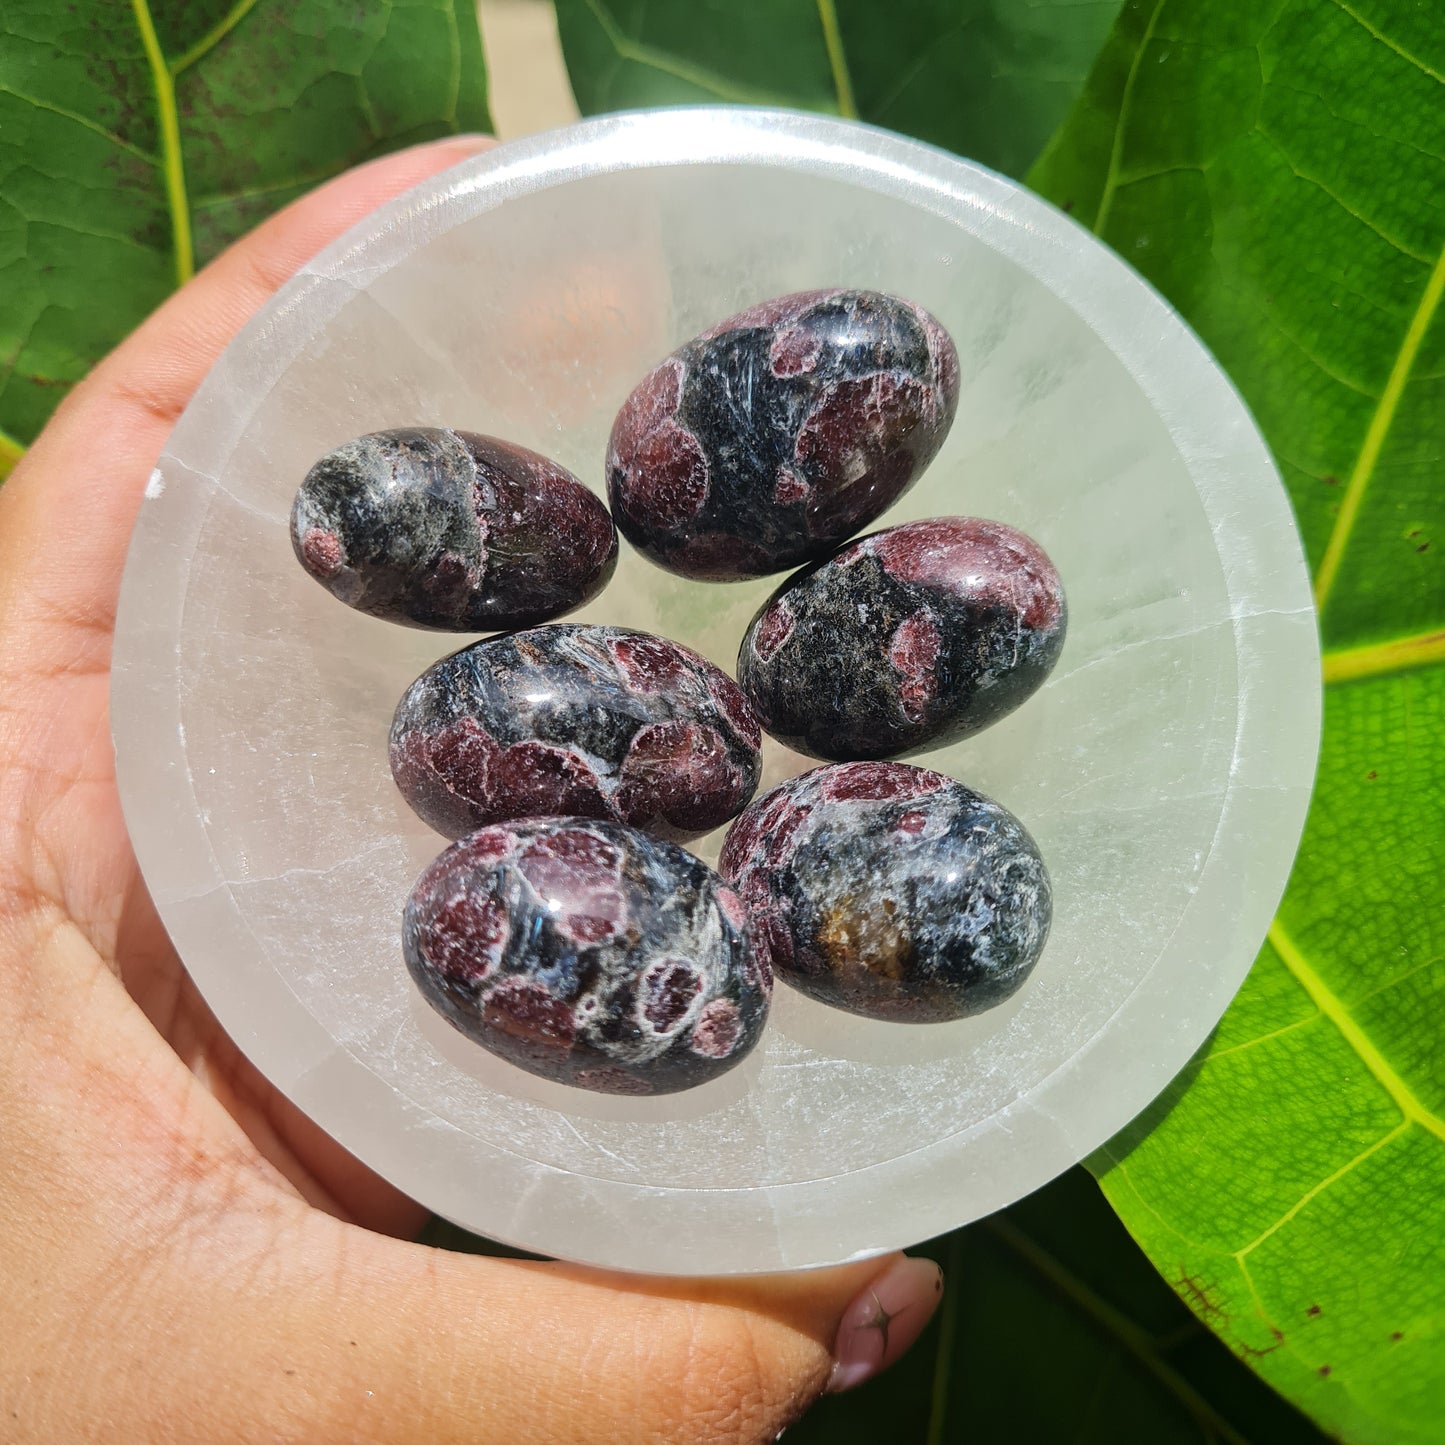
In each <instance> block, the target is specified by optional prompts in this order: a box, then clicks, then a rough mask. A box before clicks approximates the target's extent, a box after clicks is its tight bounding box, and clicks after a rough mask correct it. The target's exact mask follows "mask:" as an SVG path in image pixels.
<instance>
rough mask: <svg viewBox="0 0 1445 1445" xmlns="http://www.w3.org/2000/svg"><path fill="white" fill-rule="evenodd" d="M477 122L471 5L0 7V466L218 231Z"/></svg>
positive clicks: (87, 1)
mask: <svg viewBox="0 0 1445 1445" xmlns="http://www.w3.org/2000/svg"><path fill="white" fill-rule="evenodd" d="M487 124H488V118H487V104H486V79H485V70H484V67H483V64H482V53H481V40H480V38H479V36H478V33H477V22H476V13H475V10H474V8H473V6H472V5H471V4H470V3H468V0H379V3H377V4H375V5H355V4H346V5H339V4H335V3H327V0H164V3H161V0H153V3H151V4H149V5H148V4H147V0H71V3H68V4H58V3H56V0H6V3H5V4H4V6H3V7H0V475H3V473H4V471H5V470H7V469H8V465H9V464H10V463H12V462H13V461H14V460H15V458H16V457H17V456H18V455H19V453H20V451H21V449H22V446H23V444H24V443H26V442H28V441H29V440H30V439H31V438H32V437H33V436H34V435H35V433H36V432H37V431H39V429H40V427H41V426H42V424H43V423H44V421H45V419H46V417H48V416H49V415H50V413H51V411H52V410H53V409H54V408H55V406H56V404H57V402H58V401H59V400H60V398H61V397H62V396H63V395H64V393H65V391H66V389H67V388H68V387H69V386H70V385H71V384H72V383H73V382H75V381H77V380H79V378H80V377H81V376H83V375H84V374H85V372H86V370H87V369H88V368H89V367H90V366H91V364H92V363H93V362H94V361H95V360H96V359H97V358H98V357H99V356H101V355H103V354H104V353H105V352H106V351H108V350H109V349H110V348H111V347H112V346H114V345H115V344H116V342H118V341H119V340H120V339H121V338H122V337H123V336H124V335H125V334H126V333H127V332H128V331H130V330H131V329H132V328H133V327H134V326H135V325H136V323H137V322H139V321H140V320H141V319H142V318H143V317H144V316H145V315H146V314H147V313H148V312H149V311H151V310H152V309H153V308H154V307H155V306H156V305H157V303H159V302H160V301H161V300H162V299H163V298H164V297H165V295H166V294H167V292H169V291H170V290H171V289H172V288H174V287H175V286H176V285H177V284H179V283H180V282H182V281H184V280H186V278H187V277H189V276H190V274H191V272H192V271H193V270H194V269H195V267H196V266H197V265H199V264H201V263H202V262H204V261H206V260H207V259H209V258H210V257H211V256H212V255H214V254H215V253H216V252H217V251H218V250H220V249H221V247H222V246H224V245H225V244H226V242H227V241H229V240H231V239H232V238H233V237H235V236H237V235H239V234H240V233H241V232H242V231H244V230H246V229H248V228H249V227H250V226H252V225H254V224H255V223H256V221H258V220H259V219H260V218H261V217H262V216H264V215H266V214H267V213H268V212H270V211H272V210H274V209H276V207H278V206H280V205H283V204H284V203H285V202H286V201H289V200H291V199H292V197H294V196H296V195H298V194H300V193H301V192H302V191H304V190H307V189H309V188H310V187H311V186H313V185H315V184H316V183H317V182H318V181H321V180H324V179H325V178H326V177H327V176H330V175H333V174H335V173H336V172H338V171H341V170H344V169H345V168H346V167H348V166H351V165H354V164H355V163H357V162H358V161H361V160H365V159H367V158H368V157H370V156H372V155H376V154H379V153H380V152H382V151H385V150H390V149H393V148H395V147H397V146H401V145H407V144H410V143H411V142H413V141H418V140H424V139H427V138H429V137H431V136H436V135H441V134H445V133H446V132H448V131H454V130H459V129H478V128H485V127H486V126H487Z"/></svg>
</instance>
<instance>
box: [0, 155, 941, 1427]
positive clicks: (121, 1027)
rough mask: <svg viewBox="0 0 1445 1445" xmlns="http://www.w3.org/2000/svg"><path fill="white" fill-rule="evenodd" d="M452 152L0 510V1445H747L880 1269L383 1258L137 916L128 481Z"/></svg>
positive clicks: (404, 1231)
mask: <svg viewBox="0 0 1445 1445" xmlns="http://www.w3.org/2000/svg"><path fill="white" fill-rule="evenodd" d="M482 144H484V143H483V142H480V141H476V140H461V141H456V140H454V141H451V142H448V143H445V144H440V145H435V146H430V147H423V148H418V149H416V150H412V151H408V152H403V153H400V154H398V155H394V156H390V157H387V158H385V159H383V160H380V161H377V162H374V163H372V164H370V165H368V166H365V167H362V168H361V169H359V170H357V171H353V172H351V173H350V174H348V175H346V176H343V177H342V178H340V179H339V180H337V181H335V182H333V183H331V184H330V185H328V186H325V187H323V188H322V189H321V190H320V191H318V192H315V193H313V194H312V195H310V196H309V197H306V198H304V199H302V200H301V201H299V202H297V203H295V204H294V205H293V206H291V207H290V208H289V209H287V210H286V211H284V212H282V213H280V214H279V215H277V216H276V217H274V218H273V219H272V220H270V221H268V222H267V223H266V224H265V225H263V226H261V227H260V228H259V229H258V230H257V231H255V232H254V233H253V234H252V235H250V236H249V237H247V238H246V239H245V240H243V241H241V242H240V243H238V244H237V245H236V246H235V247H233V248H232V249H231V250H230V251H229V252H227V253H226V254H225V255H224V256H222V257H221V258H219V259H218V260H217V261H216V262H215V263H214V264H213V265H211V266H210V267H208V268H207V269H206V270H205V271H204V272H203V273H202V274H201V275H200V276H198V277H197V278H196V279H195V280H194V281H192V282H191V283H190V284H189V285H188V286H187V287H186V288H185V289H184V290H183V291H181V292H180V293H179V294H178V295H177V296H176V297H175V298H173V299H172V300H171V301H169V302H168V303H167V304H166V305H165V306H164V307H162V308H161V310H160V311H158V312H157V313H156V314H155V315H154V316H153V317H152V318H151V319H150V320H149V321H147V322H146V324H145V325H144V326H142V327H141V328H140V330H139V331H137V332H136V333H135V335H133V336H132V337H131V338H130V339H129V340H128V341H126V342H125V343H124V344H123V345H122V346H121V347H120V348H119V349H118V350H117V351H116V352H115V353H113V354H112V355H111V356H110V357H109V358H107V359H106V360H105V361H104V362H102V363H101V365H100V366H98V367H97V368H96V370H95V371H94V373H93V374H92V375H91V376H90V377H89V378H88V379H87V380H86V381H85V382H84V383H83V384H82V385H80V386H79V387H77V388H76V389H75V391H74V392H73V393H72V394H71V395H70V397H69V398H68V399H67V400H66V402H65V404H64V405H63V406H62V407H61V408H60V410H59V411H58V412H57V413H56V415H55V418H54V420H53V421H52V423H51V424H50V426H49V427H48V428H47V429H46V431H45V433H44V435H43V436H42V437H41V438H40V439H39V440H38V441H37V442H36V444H35V446H34V447H33V448H32V449H31V451H30V452H29V453H28V454H27V456H26V457H25V459H24V460H23V461H22V462H21V464H20V465H19V467H18V468H17V469H16V471H15V473H14V475H13V476H12V477H11V479H10V481H9V482H8V483H7V484H6V485H5V487H4V488H3V490H0V1140H3V1151H4V1161H5V1163H4V1168H3V1169H0V1299H3V1300H4V1301H5V1310H4V1314H5V1319H6V1322H7V1323H6V1325H5V1327H4V1329H3V1330H0V1436H3V1437H4V1438H5V1439H6V1440H11V1441H18V1442H26V1445H28V1442H32V1441H36V1442H38V1441H44V1442H46V1445H68V1442H72V1441H76V1442H79V1441H89V1440H96V1439H102V1438H104V1439H113V1440H121V1441H127V1442H149V1441H185V1442H187V1445H208V1442H211V1441H216V1442H220V1441H227V1442H235V1441H256V1442H267V1445H273V1442H292V1441H298V1442H299V1441H307V1442H314V1441H333V1440H334V1441H344V1442H348V1445H368V1442H391V1441H415V1440H426V1441H429V1442H436V1445H446V1442H451V1441H497V1440H505V1441H509V1442H512V1445H543V1442H556V1445H563V1442H565V1445H589V1442H594V1441H595V1442H599V1445H601V1442H608V1445H616V1442H619V1441H650V1442H663V1441H679V1442H681V1441H686V1442H689V1445H695V1442H702V1445H709V1442H743V1441H763V1440H769V1439H771V1438H772V1437H773V1436H774V1435H775V1434H776V1433H777V1431H778V1430H779V1429H780V1428H781V1427H782V1426H783V1425H784V1424H785V1423H786V1422H788V1421H789V1420H791V1419H793V1418H794V1417H795V1416H796V1415H797V1414H798V1413H799V1412H800V1411H801V1410H802V1408H804V1406H805V1405H806V1404H807V1403H808V1401H809V1400H810V1399H811V1398H812V1397H813V1396H814V1395H815V1394H816V1393H817V1392H818V1391H819V1390H820V1389H821V1388H822V1387H823V1385H824V1382H825V1380H826V1379H827V1377H828V1372H829V1364H830V1345H831V1344H832V1342H833V1340H834V1336H835V1333H836V1332H837V1331H838V1328H839V1323H840V1320H841V1319H842V1318H843V1316H844V1312H845V1309H846V1307H847V1306H848V1305H849V1303H850V1301H853V1300H855V1299H856V1297H857V1296H858V1295H859V1294H860V1291H863V1290H865V1289H866V1288H868V1287H869V1283H870V1281H875V1280H879V1279H882V1278H884V1274H883V1272H884V1271H887V1270H895V1271H896V1270H897V1269H898V1268H900V1267H901V1266H900V1265H899V1261H898V1257H897V1256H892V1257H889V1258H887V1259H882V1260H877V1259H875V1260H872V1261H869V1262H867V1263H864V1264H859V1265H854V1266H850V1267H847V1268H841V1269H836V1270H827V1271H818V1272H815V1273H810V1274H806V1275H790V1276H774V1277H764V1278H751V1279H747V1280H743V1281H735V1282H724V1281H709V1280H685V1281H673V1282H669V1281H664V1280H654V1279H647V1278H641V1277H635V1276H621V1275H610V1274H604V1273H600V1272H598V1271H593V1270H586V1269H581V1268H575V1267H571V1266H567V1265H560V1264H535V1263H523V1262H518V1261H510V1260H497V1259H488V1258H480V1257H475V1256H468V1255H455V1254H448V1253H444V1252H440V1251H435V1250H432V1249H428V1248H424V1247H422V1246H420V1245H417V1244H414V1243H410V1242H408V1236H411V1235H413V1234H414V1233H415V1232H416V1230H417V1229H418V1228H419V1226H420V1225H421V1223H422V1222H423V1220H424V1218H425V1215H424V1212H423V1210H422V1209H421V1208H420V1206H418V1205H417V1204H415V1203H414V1202H412V1201H411V1200H409V1199H407V1198H405V1197H403V1196H402V1195H401V1194H399V1193H398V1192H397V1191H396V1190H395V1189H393V1188H391V1187H390V1186H389V1185H387V1184H386V1183H384V1182H383V1181H381V1180H380V1179H378V1178H376V1177H375V1176H374V1175H372V1174H370V1173H369V1172H368V1171H367V1170H365V1169H364V1168H363V1167H362V1166H361V1165H359V1164H358V1163H357V1162H356V1161H355V1160H354V1159H352V1158H351V1157H350V1156H349V1155H347V1154H346V1153H345V1152H343V1151H342V1150H341V1149H340V1148H339V1147H338V1146H337V1145H336V1144H334V1143H333V1142H332V1141H330V1140H329V1139H328V1138H326V1137H325V1136H324V1135H322V1134H321V1133H320V1132H319V1131H317V1130H316V1129H315V1128H314V1127H313V1126H312V1125H310V1124H309V1123H308V1122H307V1121H306V1120H305V1119H304V1118H303V1117H302V1116H301V1115H300V1114H298V1113H297V1112H296V1111H295V1110H294V1109H292V1108H291V1107H290V1106H289V1105H288V1104H287V1103H286V1101H285V1100H284V1099H282V1098H281V1097H280V1096H279V1095H278V1094H276V1093H275V1092H274V1091H273V1090H272V1089H271V1088H270V1087H269V1085H267V1083H266V1082H265V1081H264V1080H263V1079H262V1078H260V1077H259V1076H258V1075H257V1074H256V1072H255V1071H254V1070H253V1069H252V1068H251V1067H250V1066H249V1065H248V1064H247V1062H246V1061H245V1059H244V1058H243V1057H242V1056H241V1055H240V1053H239V1052H238V1051H237V1049H236V1047H235V1045H233V1044H232V1043H231V1042H230V1040H229V1039H228V1038H227V1037H226V1036H225V1034H224V1033H223V1032H222V1031H221V1029H220V1027H219V1025H218V1024H217V1023H216V1021H215V1019H214V1018H213V1017H212V1016H211V1014H210V1013H209V1012H208V1011H207V1009H206V1006H205V1005H204V1004H203V1003H202V1002H201V1000H200V998H199V997H198V996H197V994H196V992H195V990H194V989H193V988H192V986H191V984H190V982H189V979H188V978H187V975H186V973H185V971H184V970H183V968H182V967H181V964H180V961H179V960H178V958H177V957H176V954H175V953H174V951H173V950H172V949H171V947H170V945H169V943H168V941H167V939H166V936H165V933H164V931H163V930H162V928H161V925H160V922H159V920H158V918H157V916H156V914H155V911H154V909H153V907H152V905H151V903H150V901H149V899H148V898H147V896H146V891H145V887H144V885H143V883H142V882H141V879H140V876H139V873H138V871H137V868H136V863H135V859H134V856H133V854H132V852H131V849H130V845H129V842H128V840H127V838H126V833H125V828H124V825H123V823H122V820H121V815H120V808H119V803H118V800H117V797H116V789H115V780H114V776H113V770H112V757H111V747H110V737H109V719H108V715H107V688H108V684H109V675H108V674H109V666H110V649H111V633H112V626H113V622H114V614H115V603H116V595H117V591H118V588H119V583H120V575H121V568H122V564H123V561H124V552H125V545H126V541H127V538H128V536H129V533H130V529H131V525H132V523H133V521H134V517H135V513H136V509H137V507H138V505H139V503H140V499H141V494H142V491H143V489H144V487H145V482H146V478H147V477H148V475H149V474H150V471H151V469H152V467H153V466H154V464H155V459H156V457H157V455H158V453H159V451H160V448H161V445H162V443H163V442H164V440H165V437H166V434H167V432H168V431H169V430H170V427H171V425H172V424H173V422H174V421H175V419H176V417H177V416H178V415H179V413H180V411H181V409H182V408H183V407H184V405H185V403H186V401H187V399H188V398H189V397H190V395H191V393H192V391H193V390H194V389H195V387H196V385H197V384H198V383H199V381H200V380H201V378H202V376H203V375H204V374H205V372H206V370H207V368H208V367H209V365H210V364H211V362H212V361H213V360H214V359H215V357H216V355H217V354H218V353H219V352H220V350H221V349H222V347H224V345H225V344H226V343H227V342H228V341H229V340H230V338H231V337H232V336H233V335H234V334H235V332H236V330H237V329H238V328H239V327H240V326H241V325H242V324H243V323H244V322H245V321H246V319H247V318H248V317H249V316H250V315H251V314H252V313H253V312H254V311H255V310H256V308H257V307H258V306H259V305H260V304H261V303H262V302H263V301H264V300H265V299H266V298H267V296H268V295H270V294H271V292H272V291H274V290H275V289H276V287H277V286H279V285H280V284H281V283H282V282H283V281H284V280H285V279H286V278H287V277H288V276H290V275H291V274H292V273H293V272H294V271H295V269H296V268H297V267H298V266H299V265H300V264H301V263H302V262H304V261H305V260H306V259H307V258H308V257H310V256H312V255H313V254H314V253H315V252H316V251H317V250H319V249H320V248H321V247H322V246H324V245H325V244H326V243H327V242H329V241H330V240H332V239H333V238H334V237H335V236H337V235H338V234H340V233H341V232H342V231H344V230H345V229H346V228H347V227H348V226H350V225H351V224H352V223H353V222H355V221H356V220H358V219H359V218H360V217H362V216H364V215H365V214H366V213H367V212H369V211H370V210H372V209H373V208H374V207H376V206H377V205H379V204H381V203H382V202H383V201H385V200H386V199H388V198H389V197H391V196H393V195H395V194H397V193H398V192H400V191H402V190H404V189H405V188H406V187H408V186H410V185H413V184H415V183H416V182H418V181H420V180H422V179H424V178H425V177H426V176H428V175H430V174H432V173H433V172H435V171H437V170H440V169H441V168H443V167H444V166H447V165H450V164H452V163H454V162H456V161H458V160H460V159H462V158H463V157H464V156H466V155H468V154H471V153H473V152H474V151H475V150H476V149H478V148H479V147H480V146H481V145H482ZM922 1268H924V1269H931V1266H922ZM931 1288H932V1285H931V1283H930V1289H931ZM919 1327H921V1323H920V1326H919ZM846 1335H847V1331H846V1329H845V1332H844V1337H846ZM888 1353H889V1356H890V1357H891V1356H892V1355H893V1354H894V1353H896V1351H895V1350H890V1351H889V1352H888Z"/></svg>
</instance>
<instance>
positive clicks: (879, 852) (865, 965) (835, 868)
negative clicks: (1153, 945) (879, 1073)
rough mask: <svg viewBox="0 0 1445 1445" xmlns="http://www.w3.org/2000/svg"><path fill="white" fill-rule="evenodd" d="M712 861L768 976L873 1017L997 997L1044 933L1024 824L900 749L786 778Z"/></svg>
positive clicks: (933, 1014)
mask: <svg viewBox="0 0 1445 1445" xmlns="http://www.w3.org/2000/svg"><path fill="white" fill-rule="evenodd" d="M719 867H720V869H721V871H722V875H723V877H724V878H726V879H727V880H728V881H729V882H730V883H732V884H733V885H734V886H735V887H736V888H737V890H738V892H739V893H740V894H741V895H742V898H743V902H744V903H745V904H746V905H747V907H748V911H749V915H750V918H751V920H752V923H751V926H752V934H753V945H754V947H755V948H756V949H758V950H759V951H760V952H762V953H765V954H766V956H767V959H768V962H769V965H770V967H771V968H772V969H773V970H774V971H775V973H776V974H777V976H778V977H779V978H781V979H782V980H783V981H784V982H786V983H790V984H792V985H793V986H794V987H795V988H798V989H801V990H802V991H803V992H804V993H806V994H809V995H810V996H811V997H813V998H816V999H819V1000H821V1001H822V1002H823V1003H826V1004H831V1005H833V1006H834V1007H835V1008H841V1009H846V1010H848V1011H849V1012H850V1013H855V1014H862V1015H864V1016H865V1017H868V1018H876V1019H886V1020H894V1021H897V1022H900V1023H934V1022H939V1021H941V1020H945V1019H955V1018H962V1017H964V1016H965V1015H968V1014H976V1013H979V1012H981V1011H982V1010H984V1009H987V1008H991V1007H993V1006H994V1005H995V1004H998V1003H1001V1002H1002V1001H1003V1000H1004V999H1006V998H1008V997H1009V996H1010V995H1011V994H1012V993H1014V992H1015V991H1016V990H1017V989H1018V988H1019V986H1020V985H1021V984H1022V983H1023V981H1024V980H1025V979H1026V978H1027V977H1028V975H1029V972H1030V971H1031V970H1032V968H1033V966H1034V964H1035V963H1036V962H1037V961H1038V957H1039V954H1040V953H1041V952H1042V950H1043V946H1044V940H1045V939H1046V938H1047V936H1048V931H1049V922H1050V918H1051V912H1052V898H1051V893H1050V888H1049V878H1048V874H1047V872H1046V871H1045V869H1044V864H1043V860H1042V859H1041V858H1040V857H1039V851H1038V848H1037V847H1036V846H1035V845H1034V841H1033V839H1032V838H1030V837H1029V835H1028V833H1027V832H1026V831H1025V829H1024V827H1023V824H1021V823H1020V822H1019V821H1018V819H1017V818H1015V817H1014V816H1013V814H1011V813H1010V812H1008V811H1007V810H1006V809H1004V808H1002V807H1000V806H999V805H998V804H997V803H994V802H991V801H990V800H989V799H988V798H985V797H983V796H982V795H980V794H978V793H975V792H973V791H972V789H970V788H966V787H964V786H963V784H962V783H957V782H954V781H953V780H952V779H951V778H946V777H944V776H943V775H942V774H941V773H933V772H928V771H927V770H925V769H923V768H915V767H911V766H909V765H908V764H907V763H878V762H859V763H840V764H836V765H834V766H831V767H825V768H815V769H813V771H812V772H809V773H804V774H802V775H801V776H799V777H795V778H789V779H788V780H787V782H785V783H783V784H781V785H780V786H779V787H776V788H774V789H773V790H772V791H771V792H770V793H768V794H766V795H765V796H764V797H761V798H759V799H758V800H757V802H755V803H754V804H753V805H752V806H751V807H750V808H749V809H748V810H747V811H746V812H745V813H743V815H742V816H741V817H740V818H739V819H738V820H737V822H736V823H734V824H733V826H732V829H731V831H730V832H729V833H728V838H727V842H726V843H725V844H724V846H723V851H722V860H721V863H720V864H719Z"/></svg>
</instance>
